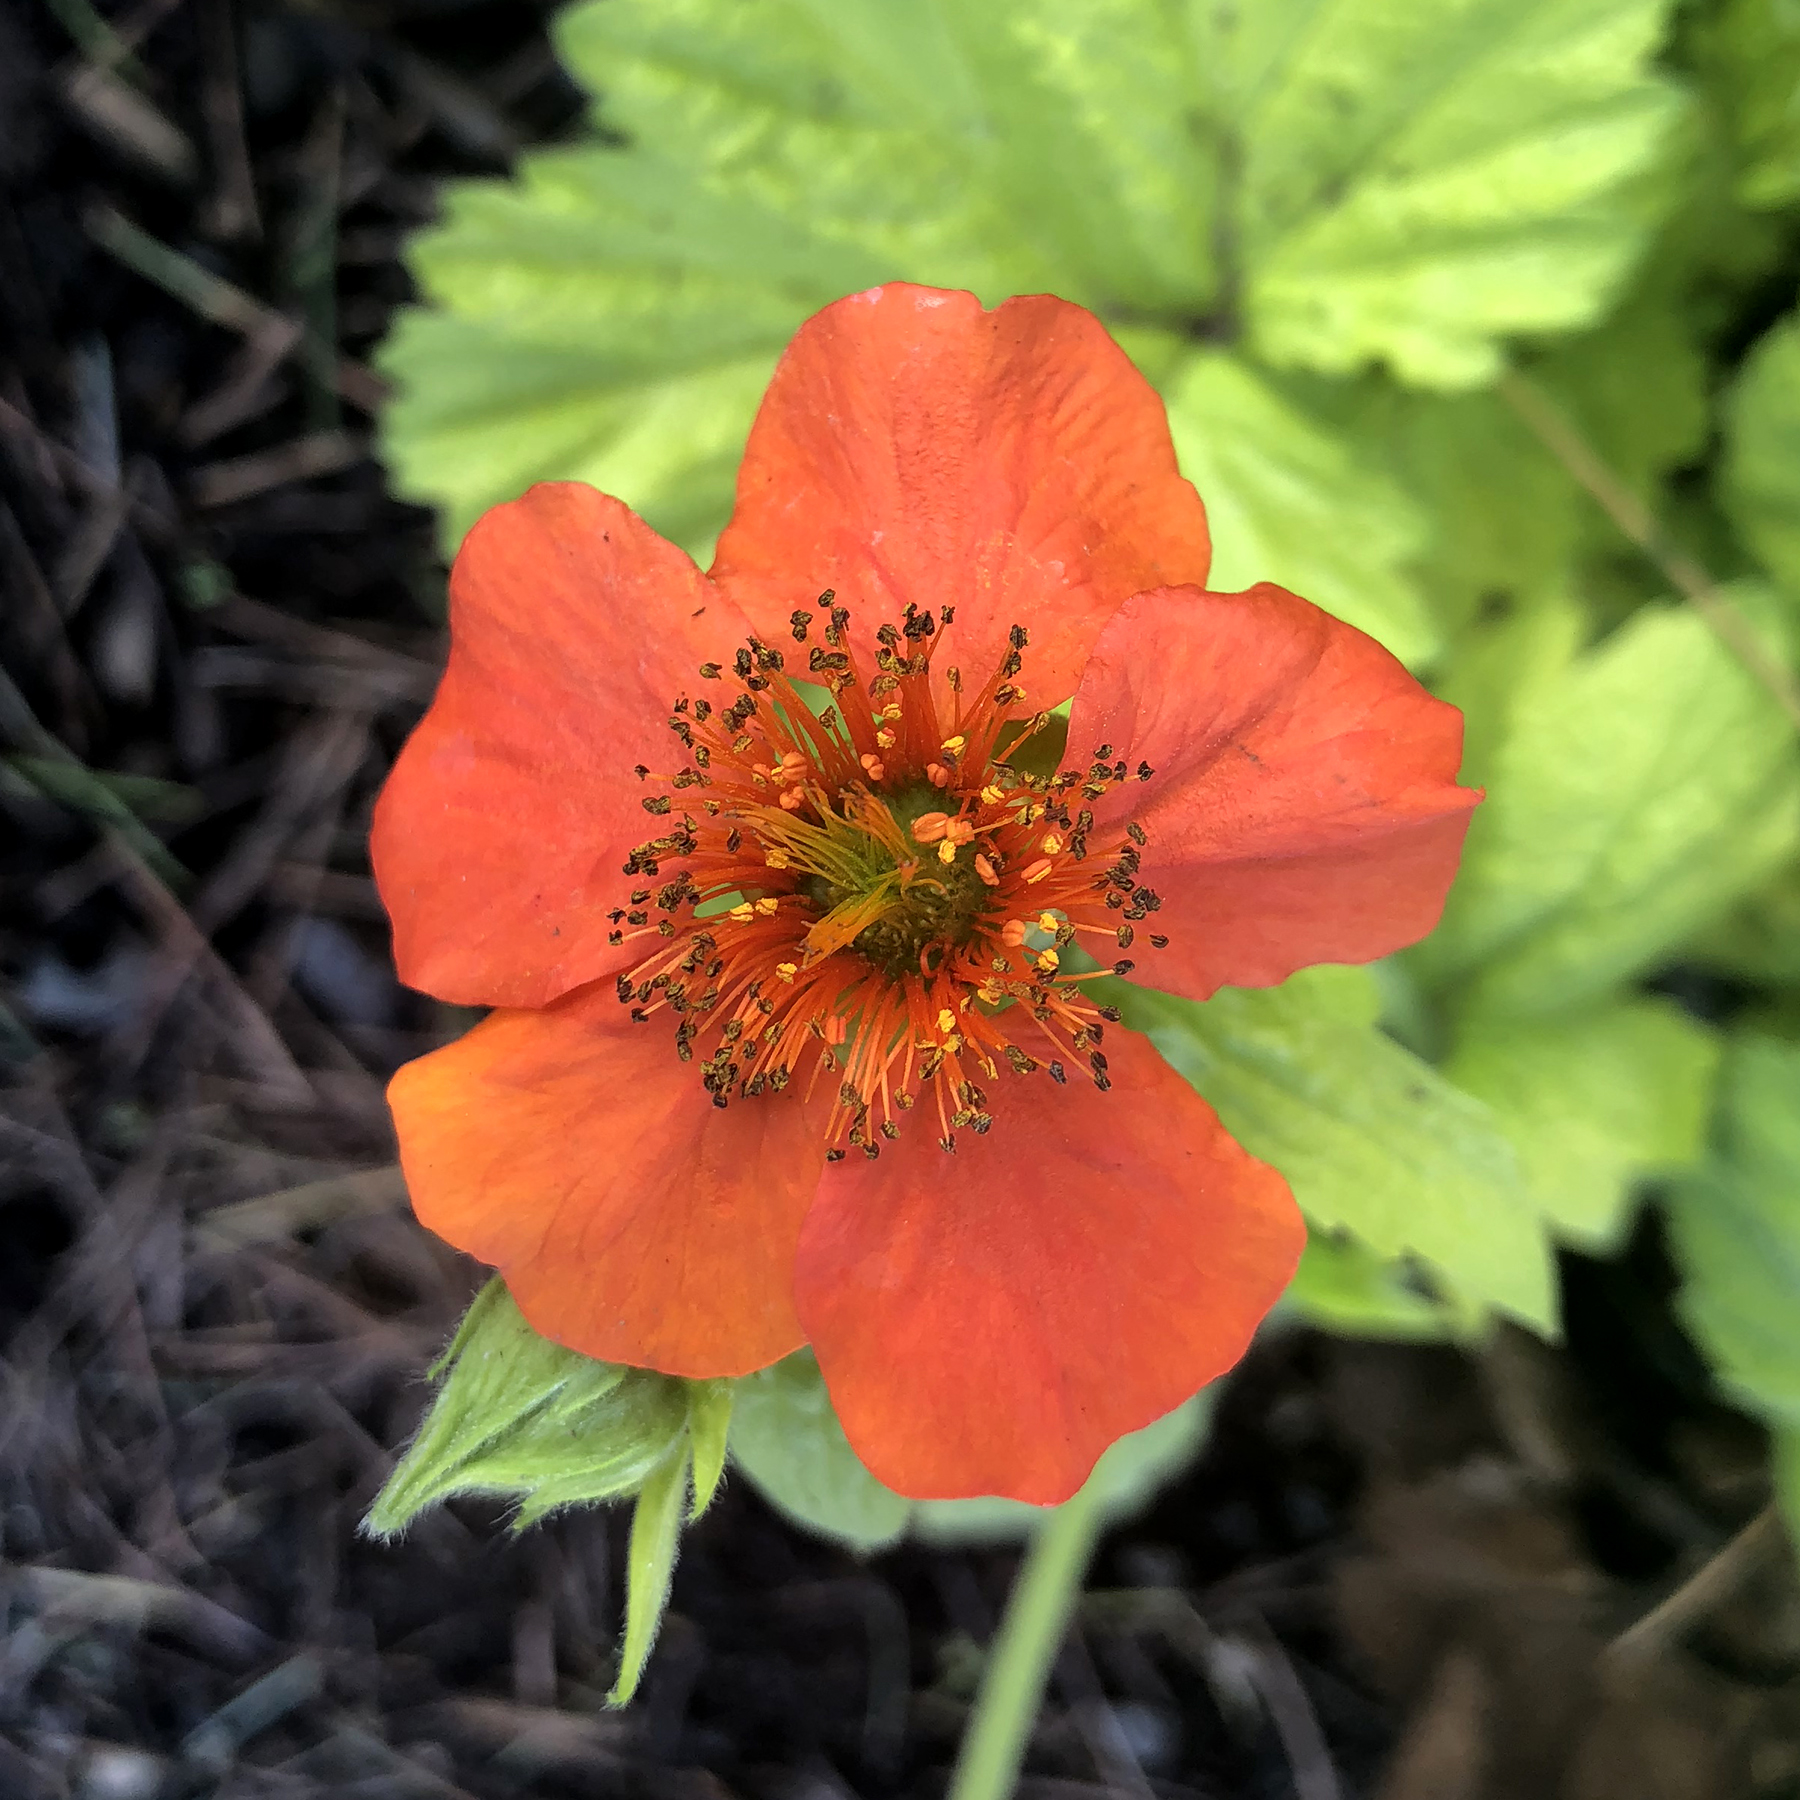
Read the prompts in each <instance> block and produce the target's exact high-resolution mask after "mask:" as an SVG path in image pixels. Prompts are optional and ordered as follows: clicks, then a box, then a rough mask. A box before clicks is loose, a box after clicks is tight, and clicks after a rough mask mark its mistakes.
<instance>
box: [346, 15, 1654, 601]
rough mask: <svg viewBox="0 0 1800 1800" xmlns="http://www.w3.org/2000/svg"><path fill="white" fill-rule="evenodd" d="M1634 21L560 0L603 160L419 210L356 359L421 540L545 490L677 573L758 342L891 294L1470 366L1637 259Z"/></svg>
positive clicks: (760, 363) (1646, 132)
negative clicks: (572, 500) (1072, 307)
mask: <svg viewBox="0 0 1800 1800" xmlns="http://www.w3.org/2000/svg"><path fill="white" fill-rule="evenodd" d="M1666 10H1667V0H1459V3H1458V4H1457V5H1455V6H1452V7H1444V6H1437V7H1415V6H1410V5H1406V4H1403V3H1402V0H1338V3H1337V4H1335V5H1333V6H1331V7H1329V8H1327V7H1322V6H1320V5H1319V4H1318V0H1262V3H1261V4H1259V5H1258V6H1256V7H1254V8H1249V7H1231V8H1226V7H1215V6H1211V5H1206V6H1202V5H1199V4H1190V5H1182V4H1177V3H1176V0H961V3H959V4H957V5H955V6H951V5H948V4H942V3H939V0H932V3H930V4H926V3H923V0H922V3H920V4H917V5H907V6H896V5H893V4H891V0H835V3H834V4H833V5H831V6H829V7H827V6H823V5H820V4H818V0H762V3H761V4H759V5H757V6H755V7H745V6H742V5H739V4H736V3H735V0H591V3H589V4H585V5H578V6H575V7H572V8H570V9H569V10H568V11H567V12H565V13H564V14H563V15H562V16H561V19H560V20H559V23H558V34H559V40H560V43H561V46H562V50H563V53H564V55H565V57H566V59H567V61H568V62H569V65H570V66H571V68H572V69H573V71H574V72H575V74H576V76H577V78H578V79H581V80H583V81H585V82H586V83H587V84H588V85H589V86H590V87H591V88H592V89H593V90H595V91H596V92H598V93H600V94H601V95H602V96H603V99H602V104H601V107H600V113H601V117H602V120H603V122H604V123H605V124H606V125H607V126H608V127H609V128H610V130H611V131H612V133H613V134H614V137H615V141H614V142H613V143H610V144H606V143H596V144H588V145H581V146H576V147H559V148H557V149H554V150H548V151H541V152H538V153H536V154H534V155H532V156H529V157H527V158H525V159H524V161H523V163H522V165H521V168H520V171H519V175H518V178H517V180H516V182H515V183H508V184H500V183H491V182H484V183H463V184H460V185H456V186H453V187H452V188H451V189H450V190H449V193H448V198H447V204H446V208H445V215H444V219H443V222H442V223H441V224H440V225H439V226H437V227H436V228H435V229H434V230H432V231H430V232H427V233H425V234H423V235H422V237H421V238H420V240H419V241H418V244H417V247H416V250H415V252H414V267H415V270H416V272H417V274H418V277H419V280H420V284H421V286H422V288H423V290H424V292H425V294H426V295H427V297H428V298H429V300H430V301H431V302H432V303H433V307H434V310H432V311H412V312H409V313H408V314H406V315H405V316H404V318H403V319H402V321H401V323H400V326H399V328H398V330H397V331H396V333H395V334H394V336H393V337H392V338H391V339H390V341H389V343H388V345H387V347H386V348H385V350H384V351H383V353H382V366H383V368H384V370H385V371H386V372H387V373H388V374H390V375H391V376H393V377H394V378H395V379H396V380H397V381H398V383H399V385H400V388H401V393H400V396H399V398H398V400H397V401H396V402H395V404H394V405H393V406H392V407H391V408H390V409H389V411H388V413H387V416H386V419H385V423H384V429H385V431H386V452H387V455H388V458H389V460H390V462H391V464H392V466H393V467H394V469H395V471H396V474H397V477H398V479H399V480H400V481H401V482H402V483H403V484H404V485H405V487H406V488H407V489H408V490H409V491H410V492H412V493H414V494H416V495H418V496H419V497H421V498H424V499H428V500H432V501H435V502H436V503H438V504H440V505H441V506H443V507H444V509H445V512H446V515H447V519H446V523H447V529H448V531H449V534H450V537H451V539H452V541H454V540H455V539H456V538H458V537H460V535H461V533H462V532H463V530H465V529H466V528H467V526H468V524H469V523H470V522H471V521H472V520H473V518H474V517H475V516H476V515H477V514H478V513H479V512H480V511H482V510H483V509H484V508H485V507H487V506H489V505H491V504H493V503H494V502H495V501H497V500H500V499H504V498H506V497H508V496H510V495H512V494H515V493H517V492H518V491H520V489H522V488H523V487H524V486H525V485H526V484H527V483H528V482H530V481H531V480H533V479H537V478H540V477H544V476H552V475H554V476H569V477H580V478H583V479H586V480H589V481H592V482H594V483H595V484H596V485H599V486H602V487H605V488H607V489H608V490H609V491H611V492H614V493H617V494H618V495H619V496H620V497H621V498H623V499H625V500H626V501H628V502H629V503H631V504H632V505H634V506H636V507H637V508H638V509H639V510H640V511H642V512H643V513H644V515H645V516H646V517H647V518H648V519H649V520H650V521H651V523H652V524H654V525H656V526H657V527H658V529H660V530H663V531H665V532H666V533H669V534H670V535H673V536H675V537H677V538H678V539H680V540H681V541H683V542H685V543H688V544H689V545H690V546H692V547H694V548H695V549H696V550H697V551H700V552H704V549H705V546H706V544H707V542H708V541H709V539H710V537H711V535H712V534H713V533H714V532H716V530H717V529H718V527H719V525H720V524H721V523H722V521H723V519H724V516H725V512H726V510H727V507H728V505H729V500H730V491H731V476H732V471H733V469H734V467H735V464H736V461H737V457H738V454H739V451H740V448H741V445H742V442H743V438H744V434H745V431H746V428H747V426H748V424H749V420H750V417H751V413H752V411H753V409H754V406H755V402H756V399H757V396H758V395H759V393H760V391H761V388H762V385H763V383H764V381H765V380H766V379H767V376H768V373H769V371H770V369H771V368H772V366H773V364H774V360H775V357H776V355H777V354H778V352H779V351H780V349H781V346H782V345H783V344H784V343H785V342H786V340H787V339H788V337H789V336H790V335H791V334H792V332H793V330H794V328H795V327H796V326H797V325H798V324H799V323H800V321H801V320H802V319H803V318H804V317H805V316H806V315H807V314H808V313H809V312H811V311H813V310H815V309H816V308H817V307H819V306H821V305H823V304H824V303H826V302H827V301H829V300H832V299H835V298H836V297H838V296H839V295H842V294H845V293H849V292H854V291H856V290H857V289H859V288H863V287H867V286H869V285H872V284H873V283H875V282H877V281H882V280H888V279H893V278H905V279H909V280H915V281H923V282H927V283H932V284H936V285H940V286H949V287H966V288H971V289H973V290H974V291H975V292H977V293H979V294H981V295H982V296H983V297H984V298H986V299H987V300H989V301H990V302H991V301H997V300H999V299H1000V298H1002V297H1003V296H1005V295H1006V294H1008V293H1014V292H1053V293H1058V294H1061V295H1063V296H1064V297H1066V298H1068V299H1071V300H1075V301H1078V302H1081V303H1082V304H1085V305H1087V306H1090V307H1092V308H1094V309H1095V310H1096V311H1098V312H1099V313H1100V314H1101V316H1102V317H1104V318H1107V319H1109V320H1112V321H1115V322H1116V323H1118V324H1119V325H1120V326H1121V327H1124V326H1160V327H1162V328H1163V329H1164V330H1165V331H1168V332H1174V333H1179V334H1183V335H1187V334H1190V333H1191V331H1192V329H1193V327H1194V325H1195V322H1196V321H1201V322H1204V324H1205V325H1206V327H1207V329H1208V331H1209V332H1210V333H1211V334H1212V335H1214V336H1215V337H1217V336H1224V337H1228V338H1238V337H1242V338H1243V339H1244V341H1245V342H1246V343H1247V344H1248V345H1249V346H1250V347H1251V348H1253V349H1254V350H1255V351H1256V352H1257V353H1258V354H1260V355H1262V356H1264V357H1266V358H1268V359H1269V360H1271V361H1274V362H1277V363H1281V364H1285V365H1293V366H1300V367H1307V368H1315V369H1323V370H1326V371H1328V372H1333V373H1336V372H1342V371H1346V370H1350V369H1353V368H1356V367H1359V366H1361V365H1363V364H1365V363H1368V362H1371V361H1385V362H1387V363H1389V364H1391V365H1392V366H1393V367H1394V368H1395V369H1396V370H1398V371H1399V372H1400V373H1401V374H1402V375H1403V376H1404V377H1405V378H1406V379H1408V380H1412V381H1421V382H1426V383H1431V384H1437V385H1451V386H1456V385H1468V384H1470V383H1476V382H1481V381H1484V380H1487V379H1489V378H1490V377H1491V376H1492V375H1493V374H1494V373H1495V372H1496V370H1497V369H1498V368H1499V366H1500V360H1501V355H1502V349H1501V340H1502V339H1503V338H1504V337H1505V336H1507V335H1509V334H1513V333H1517V332H1525V331H1529V332H1544V331H1552V330H1562V329H1568V328H1571V327H1578V326H1581V325H1583V324H1586V323H1589V322H1591V321H1592V320H1593V319H1594V318H1596V317H1597V316H1598V315H1599V313H1600V312H1601V311H1602V310H1603V309H1604V308H1605V306H1606V304H1607V303H1608V300H1609V298H1610V297H1611V295H1612V294H1613V292H1614V290H1615V289H1616V288H1617V286H1618V284H1619V281H1620V279H1621V276H1622V275H1623V273H1624V272H1625V270H1626V269H1627V267H1628V265H1629V264H1630V262H1631V260H1632V258H1633V257H1634V256H1635V255H1636V253H1637V252H1638V250H1639V248H1640V247H1641V245H1642V244H1643V242H1644V240H1645V237H1646V232H1647V228H1648V224H1649V220H1650V210H1651V209H1650V206H1649V204H1648V200H1647V196H1648V193H1649V190H1648V188H1647V187H1646V185H1645V184H1646V182H1647V181H1649V180H1650V177H1651V172H1652V171H1653V170H1654V168H1655V167H1656V165H1657V162H1658V158H1659V156H1660V153H1661V152H1660V146H1661V145H1662V143H1663V141H1664V139H1665V137H1666V136H1667V135H1668V132H1669V128H1670V126H1671V124H1672V122H1673V121H1674V119H1675V118H1676V116H1677V115H1678V113H1679V110H1680V101H1679V99H1678V97H1677V95H1676V93H1675V91H1674V89H1673V88H1672V87H1671V86H1670V85H1669V84H1668V83H1667V82H1665V81H1664V80H1662V79H1661V78H1659V77H1657V76H1655V75H1653V74H1651V73H1649V72H1648V64H1649V59H1650V57H1651V54H1652V53H1653V51H1654V49H1655V46H1656V42H1657V39H1658V37H1659V35H1660V32H1661V29H1662V23H1663V18H1664V15H1665V12H1666ZM620 138H622V139H624V140H626V143H627V145H628V147H619V144H618V142H617V140H618V139H620ZM1265 487H1266V484H1265ZM1394 529H1395V528H1394V526H1393V523H1392V521H1391V519H1390V520H1389V521H1388V522H1387V523H1385V524H1384V525H1382V526H1380V527H1378V529H1377V539H1378V541H1379V542H1380V543H1381V544H1382V545H1383V546H1384V549H1383V554H1384V555H1385V554H1386V549H1385V546H1386V545H1387V544H1388V543H1389V542H1390V540H1392V538H1393V535H1394ZM1377 579H1379V577H1377ZM1365 585H1367V584H1365Z"/></svg>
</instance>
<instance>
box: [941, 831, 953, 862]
mask: <svg viewBox="0 0 1800 1800" xmlns="http://www.w3.org/2000/svg"><path fill="white" fill-rule="evenodd" d="M938 861H939V862H941V863H953V862H955V861H956V840H955V839H954V838H948V837H947V838H945V839H944V841H943V842H942V843H941V844H939V845H938Z"/></svg>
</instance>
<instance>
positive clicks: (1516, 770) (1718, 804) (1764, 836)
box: [1409, 589, 1800, 1015]
mask: <svg viewBox="0 0 1800 1800" xmlns="http://www.w3.org/2000/svg"><path fill="white" fill-rule="evenodd" d="M1734 597H1735V598H1736V599H1737V600H1738V601H1739V602H1740V603H1742V604H1744V605H1745V606H1746V607H1750V606H1754V605H1755V604H1756V602H1757V600H1758V596H1756V595H1755V594H1753V593H1751V592H1748V591H1746V590H1742V589H1739V590H1735V592H1734ZM1797 808H1800V772H1797V770H1796V762H1795V749H1794V734H1793V731H1792V728H1791V727H1790V726H1789V725H1788V723H1787V721H1786V719H1785V717H1784V716H1783V714H1782V712H1781V709H1780V707H1779V705H1778V704H1777V703H1776V701H1775V700H1774V698H1773V697H1772V696H1771V695H1770V694H1769V693H1768V692H1767V690H1766V689H1764V688H1763V687H1762V685H1761V684H1760V683H1759V682H1758V681H1757V680H1756V678H1755V677H1754V676H1752V675H1751V674H1750V673H1749V672H1748V670H1746V669H1745V668H1744V666H1743V664H1742V663H1740V662H1739V661H1738V659H1737V658H1736V657H1735V656H1734V655H1732V653H1731V652H1730V651H1728V650H1727V649H1725V648H1724V646H1723V645H1721V644H1720V643H1719V641H1718V640H1717V638H1715V637H1714V636H1713V634H1712V632H1711V631H1710V630H1709V629H1708V628H1707V627H1706V626H1705V625H1704V624H1702V623H1701V621H1700V620H1699V619H1698V618H1697V617H1695V616H1694V615H1693V614H1692V613H1689V612H1684V611H1678V610H1675V609H1672V608H1660V607H1659V608H1651V609H1647V610H1646V611H1644V612H1642V613H1639V614H1637V615H1636V616H1635V617H1633V618H1632V619H1631V620H1630V621H1629V622H1628V623H1627V624H1625V625H1624V626H1623V627H1621V628H1620V629H1619V630H1618V631H1617V632H1615V633H1614V634H1613V635H1612V637H1611V638H1609V639H1608V640H1607V641H1606V642H1604V643H1602V644H1601V645H1599V646H1598V647H1597V648H1596V649H1594V650H1591V651H1589V652H1588V653H1587V654H1586V655H1584V656H1581V657H1578V658H1576V659H1575V660H1574V661H1573V662H1571V663H1570V664H1569V665H1568V666H1567V667H1566V668H1565V669H1564V670H1563V671H1562V673H1561V674H1560V675H1559V676H1557V677H1556V678H1555V679H1552V680H1545V681H1542V682H1539V683H1537V684H1536V685H1535V686H1534V687H1533V689H1532V690H1531V692H1530V693H1529V694H1526V695H1524V696H1521V698H1520V700H1519V702H1518V704H1517V706H1516V708H1515V709H1514V714H1513V720H1512V728H1511V731H1510V734H1509V736H1508V737H1507V739H1506V742H1505V743H1504V744H1503V745H1502V746H1501V748H1500V750H1499V753H1498V755H1497V756H1496V758H1495V760H1494V763H1493V770H1492V778H1491V784H1490V786H1489V789H1488V797H1487V800H1486V802H1485V804H1483V805H1482V806H1481V807H1480V808H1478V809H1477V811H1476V814H1475V820H1474V823H1473V825H1472V826H1471V828H1470V832H1469V838H1468V845H1467V848H1466V850H1465V851H1464V854H1463V862H1462V872H1461V874H1460V875H1459V876H1458V878H1457V881H1456V885H1455V886H1454V887H1453V888H1452V890H1451V893H1450V901H1449V904H1448V906H1447V907H1446V909H1445V913H1444V919H1443V923H1442V924H1441V925H1440V926H1439V928H1438V930H1437V931H1436V932H1434V933H1433V934H1432V936H1431V937H1429V938H1427V939H1426V940H1425V942H1424V943H1423V944H1421V945H1420V946H1418V948H1417V949H1416V950H1414V951H1413V952H1411V953H1410V956H1409V960H1410V963H1411V966H1412V967H1413V968H1414V970H1415V972H1416V973H1418V974H1419V975H1420V976H1421V977H1422V978H1423V979H1425V980H1426V981H1427V982H1428V983H1435V984H1436V985H1438V986H1440V987H1455V988H1460V990H1461V991H1462V994H1463V997H1464V999H1465V1001H1466V1003H1468V1004H1469V1005H1471V1006H1473V1007H1476V1008H1478V1009H1479V1010H1482V1011H1484V1012H1487V1013H1490V1014H1495V1015H1498V1014H1501V1013H1509V1014H1514V1015H1529V1014H1533V1013H1549V1012H1555V1011H1564V1010H1568V1009H1571V1008H1574V1007H1578V1006H1580V1005H1582V1004H1583V1003H1585V1002H1587V1001H1589V1000H1592V999H1595V998H1597V997H1599V996H1600V995H1601V994H1603V993H1605V992H1607V991H1608V990H1609V989H1611V988H1612V987H1614V986H1616V985H1617V984H1618V983H1619V982H1620V981H1622V980H1624V979H1626V978H1628V977H1629V976H1631V975H1634V974H1636V973H1637V972H1639V971H1640V970H1643V969H1646V968H1648V967H1650V966H1652V965H1653V964H1654V963H1655V962H1656V961H1657V960H1658V959H1659V958H1661V957H1663V956H1664V955H1666V954H1667V953H1668V952H1669V950H1670V949H1671V948H1672V947H1673V946H1674V945H1676V944H1678V943H1680V942H1681V941H1682V939H1683V938H1685V937H1686V936H1688V935H1689V934H1690V933H1692V932H1693V931H1695V930H1697V929H1698V928H1699V927H1700V926H1701V925H1702V924H1703V923H1704V922H1705V921H1706V920H1707V919H1708V918H1710V917H1713V916H1715V915H1717V914H1718V913H1720V912H1722V911H1724V910H1725V909H1726V908H1727V907H1728V906H1730V904H1731V903H1732V902H1733V901H1734V900H1736V899H1737V898H1738V897H1739V896H1740V895H1742V894H1744V893H1745V892H1747V891H1749V890H1751V889H1752V888H1754V887H1755V886H1756V885H1757V883H1758V882H1759V881H1761V880H1762V879H1764V878H1765V877H1766V876H1767V875H1768V874H1769V873H1770V872H1771V871H1772V870H1773V869H1774V868H1775V867H1776V866H1777V865H1778V864H1779V863H1780V862H1781V861H1782V860H1783V858H1784V857H1785V856H1786V855H1787V854H1788V853H1789V852H1790V851H1791V849H1792V848H1793V846H1794V843H1795V840H1796V831H1797V826H1800V815H1797Z"/></svg>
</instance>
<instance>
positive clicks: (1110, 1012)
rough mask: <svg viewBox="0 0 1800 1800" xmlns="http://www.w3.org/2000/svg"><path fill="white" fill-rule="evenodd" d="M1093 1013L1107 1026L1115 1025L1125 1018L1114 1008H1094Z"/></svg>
mask: <svg viewBox="0 0 1800 1800" xmlns="http://www.w3.org/2000/svg"><path fill="white" fill-rule="evenodd" d="M1094 1011H1095V1012H1097V1013H1098V1014H1099V1015H1100V1016H1101V1018H1103V1019H1104V1020H1105V1021H1106V1022H1107V1024H1109V1025H1117V1024H1118V1023H1119V1021H1120V1020H1121V1019H1123V1018H1124V1017H1125V1015H1124V1014H1123V1013H1122V1012H1120V1011H1119V1009H1118V1008H1117V1007H1116V1006H1096V1007H1095V1008H1094Z"/></svg>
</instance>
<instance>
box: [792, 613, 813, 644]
mask: <svg viewBox="0 0 1800 1800" xmlns="http://www.w3.org/2000/svg"><path fill="white" fill-rule="evenodd" d="M788 624H789V625H790V626H791V627H792V629H793V633H794V642H795V643H796V644H804V643H805V642H806V633H807V630H808V628H809V627H810V626H811V624H812V617H811V615H810V614H808V613H803V612H801V611H800V610H799V608H798V607H796V608H795V609H794V611H793V612H791V613H789V614H788Z"/></svg>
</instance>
